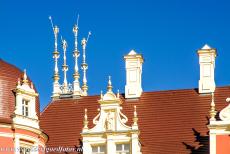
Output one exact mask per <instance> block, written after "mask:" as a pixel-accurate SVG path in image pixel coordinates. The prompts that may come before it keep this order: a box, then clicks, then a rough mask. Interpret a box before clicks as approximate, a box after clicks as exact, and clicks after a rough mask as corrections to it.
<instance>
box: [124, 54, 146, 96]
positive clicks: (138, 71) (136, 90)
mask: <svg viewBox="0 0 230 154" xmlns="http://www.w3.org/2000/svg"><path fill="white" fill-rule="evenodd" d="M124 59H125V66H126V85H125V98H139V97H140V96H141V93H142V85H141V82H142V63H143V57H142V55H141V54H137V53H136V52H135V51H134V50H131V51H130V52H129V54H128V55H126V56H124Z"/></svg>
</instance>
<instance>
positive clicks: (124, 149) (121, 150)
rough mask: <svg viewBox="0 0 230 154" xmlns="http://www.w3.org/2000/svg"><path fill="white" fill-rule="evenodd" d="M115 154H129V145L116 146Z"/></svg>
mask: <svg viewBox="0 0 230 154" xmlns="http://www.w3.org/2000/svg"><path fill="white" fill-rule="evenodd" d="M116 154H130V145H129V144H117V145H116Z"/></svg>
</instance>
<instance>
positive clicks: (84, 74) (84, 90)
mask: <svg viewBox="0 0 230 154" xmlns="http://www.w3.org/2000/svg"><path fill="white" fill-rule="evenodd" d="M90 35H91V32H89V34H88V37H87V39H85V38H83V39H82V41H81V45H82V50H83V60H82V64H81V68H82V70H83V85H82V90H83V95H84V96H87V91H88V86H87V79H86V70H87V69H88V65H87V63H86V45H87V42H88V40H89V36H90Z"/></svg>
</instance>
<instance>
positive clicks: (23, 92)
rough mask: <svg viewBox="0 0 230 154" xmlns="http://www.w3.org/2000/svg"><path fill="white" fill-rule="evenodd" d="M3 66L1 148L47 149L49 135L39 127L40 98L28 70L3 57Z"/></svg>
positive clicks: (19, 153)
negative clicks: (22, 70) (29, 77)
mask: <svg viewBox="0 0 230 154" xmlns="http://www.w3.org/2000/svg"><path fill="white" fill-rule="evenodd" d="M0 66H1V70H0V83H1V84H0V93H1V95H0V152H1V153H7V154H28V153H33V154H41V153H44V152H45V151H44V150H45V144H46V141H47V140H48V136H47V135H46V134H45V133H44V132H43V131H42V130H41V129H40V125H39V119H40V118H39V117H40V111H39V110H40V108H39V99H38V93H37V92H36V90H35V88H34V86H33V83H32V82H31V81H30V80H29V79H28V78H27V74H26V71H24V72H21V71H20V70H19V69H18V68H16V67H15V66H13V65H10V64H8V63H7V62H5V61H3V60H0ZM38 149H40V150H38Z"/></svg>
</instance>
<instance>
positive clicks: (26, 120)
mask: <svg viewBox="0 0 230 154" xmlns="http://www.w3.org/2000/svg"><path fill="white" fill-rule="evenodd" d="M14 92H15V95H16V102H15V111H14V115H13V122H14V123H15V124H20V125H26V126H30V127H34V128H39V124H38V116H37V112H36V97H38V93H36V92H35V90H34V87H33V83H32V82H31V83H30V82H29V81H28V79H27V74H26V70H24V74H23V79H22V81H21V79H20V78H19V79H18V83H17V87H16V89H15V90H14Z"/></svg>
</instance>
